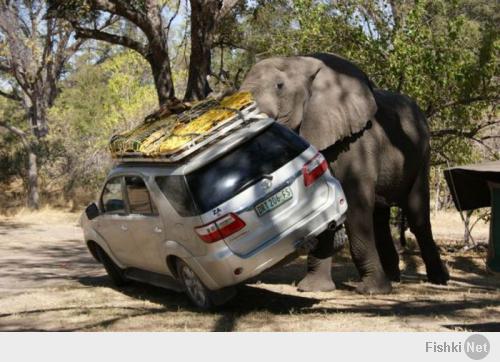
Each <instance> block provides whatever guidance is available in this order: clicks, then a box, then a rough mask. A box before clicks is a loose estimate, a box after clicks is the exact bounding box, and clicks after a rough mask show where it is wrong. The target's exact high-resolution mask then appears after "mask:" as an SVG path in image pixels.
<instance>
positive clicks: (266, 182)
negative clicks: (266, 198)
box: [260, 179, 273, 191]
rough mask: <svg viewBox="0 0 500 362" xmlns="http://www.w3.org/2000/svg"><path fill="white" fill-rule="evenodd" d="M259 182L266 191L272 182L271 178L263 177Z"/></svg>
mask: <svg viewBox="0 0 500 362" xmlns="http://www.w3.org/2000/svg"><path fill="white" fill-rule="evenodd" d="M260 184H261V186H262V188H263V189H264V190H266V191H267V190H269V189H270V188H271V186H272V185H273V182H272V181H271V180H268V179H264V180H262V182H261V183H260Z"/></svg>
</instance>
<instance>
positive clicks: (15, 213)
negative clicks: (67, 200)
mask: <svg viewBox="0 0 500 362" xmlns="http://www.w3.org/2000/svg"><path fill="white" fill-rule="evenodd" d="M79 217H80V213H79V212H70V211H69V210H67V209H62V208H54V207H51V206H48V205H45V206H42V207H41V208H40V209H39V210H30V209H29V208H27V207H19V208H15V209H12V210H10V212H9V213H8V214H3V215H2V214H0V220H12V221H22V222H25V223H35V224H37V223H41V224H45V223H62V222H77V221H78V218H79Z"/></svg>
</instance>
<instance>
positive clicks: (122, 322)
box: [0, 210, 500, 331]
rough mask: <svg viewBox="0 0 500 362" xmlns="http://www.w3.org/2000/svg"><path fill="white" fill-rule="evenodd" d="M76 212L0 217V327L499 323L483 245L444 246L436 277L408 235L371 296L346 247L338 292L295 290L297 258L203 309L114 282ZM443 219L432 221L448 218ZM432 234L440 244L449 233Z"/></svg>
mask: <svg viewBox="0 0 500 362" xmlns="http://www.w3.org/2000/svg"><path fill="white" fill-rule="evenodd" d="M76 216H77V215H76V214H65V213H63V212H59V211H54V210H42V211H41V212H39V213H29V212H21V213H18V214H17V215H16V216H15V217H10V218H5V217H3V218H0V260H2V268H0V330H67V331H73V330H79V331H164V330H168V331H450V330H470V331H485V330H489V331H491V330H496V331H499V330H500V280H499V279H498V278H497V277H494V276H492V275H489V274H487V273H486V271H485V268H484V261H483V258H484V254H485V251H484V250H478V251H468V252H459V251H456V250H458V249H457V248H445V249H446V251H444V252H443V258H444V259H445V260H446V263H447V264H448V268H449V270H450V273H451V276H452V281H451V282H450V283H449V285H448V286H435V285H431V284H428V283H426V282H425V271H424V268H423V266H422V262H421V259H420V257H419V255H418V251H417V250H415V249H414V248H412V247H411V245H413V243H410V248H409V249H407V250H406V251H405V253H404V254H403V255H402V261H401V267H402V271H403V278H402V282H401V283H395V284H394V292H393V293H392V294H390V295H384V296H371V297H366V296H360V295H357V294H355V293H354V291H353V288H354V287H355V284H356V280H357V273H356V270H355V268H354V266H353V265H352V262H351V261H350V257H349V255H348V252H347V250H344V251H343V252H342V253H341V254H338V255H336V256H335V260H334V264H333V267H332V274H333V276H334V279H335V281H336V283H337V286H338V290H337V291H335V292H330V293H299V292H297V290H296V288H295V286H294V284H295V283H296V282H297V281H298V280H300V278H301V277H302V276H303V274H304V270H305V267H304V260H297V261H296V262H294V263H292V264H289V265H287V266H285V267H282V268H279V269H275V270H272V271H268V272H266V273H265V274H263V275H261V276H260V277H259V278H256V279H254V280H251V281H249V283H247V284H246V285H242V286H240V287H239V294H238V296H237V297H236V298H235V299H234V300H233V301H232V302H231V303H230V304H229V305H228V306H226V307H225V308H224V309H221V310H218V311H215V312H209V313H204V312H199V311H197V310H195V309H193V308H192V307H191V306H190V304H189V303H188V301H187V299H186V297H185V296H183V295H182V294H179V293H174V292H170V291H167V290H163V289H159V288H155V287H152V286H148V285H144V284H139V283H132V284H131V285H129V286H126V287H123V288H113V287H112V286H111V285H110V284H109V281H108V278H107V277H106V276H105V275H104V271H103V269H102V267H101V266H100V265H99V264H97V263H95V262H94V261H93V259H92V258H91V257H90V256H89V254H88V252H87V251H86V249H85V247H84V245H83V243H82V242H81V231H80V230H79V229H78V228H77V226H76V225H75V223H74V220H75V218H76ZM59 217H60V218H59ZM449 220H450V217H449V216H446V215H445V216H442V218H441V219H440V221H439V223H440V225H445V224H446V223H447V222H448V223H449V225H452V226H450V227H454V226H453V225H455V224H454V223H455V222H456V221H449ZM451 220H453V219H451ZM443 227H444V226H443ZM443 230H445V229H443ZM478 230H480V229H478ZM436 235H438V239H439V243H440V244H441V245H443V246H449V245H450V243H452V244H453V243H455V242H456V241H455V242H454V241H451V242H450V241H445V240H444V239H441V235H443V234H442V233H441V231H439V232H436ZM444 236H446V235H444Z"/></svg>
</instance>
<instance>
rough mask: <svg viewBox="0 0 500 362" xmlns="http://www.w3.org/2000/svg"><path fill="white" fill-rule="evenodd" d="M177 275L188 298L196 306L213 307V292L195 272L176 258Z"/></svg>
mask: <svg viewBox="0 0 500 362" xmlns="http://www.w3.org/2000/svg"><path fill="white" fill-rule="evenodd" d="M177 275H178V276H179V281H180V282H181V284H182V287H183V288H184V291H185V293H186V294H187V296H188V298H189V300H191V302H192V303H193V304H194V305H195V306H196V307H198V308H200V309H203V310H210V309H213V308H214V307H215V303H214V301H213V298H212V294H213V292H212V291H211V290H209V289H208V288H207V287H206V286H205V285H204V284H203V282H202V281H201V280H200V278H199V277H198V276H197V275H196V273H195V272H194V271H193V269H191V267H190V266H189V265H187V264H186V263H185V262H184V261H182V260H180V259H179V260H177Z"/></svg>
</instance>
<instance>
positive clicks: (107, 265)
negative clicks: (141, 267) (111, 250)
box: [96, 246, 128, 287]
mask: <svg viewBox="0 0 500 362" xmlns="http://www.w3.org/2000/svg"><path fill="white" fill-rule="evenodd" d="M96 253H97V256H98V257H99V260H100V261H101V263H102V265H103V266H104V269H106V273H108V276H109V278H110V279H111V282H112V283H113V284H114V285H116V286H117V287H119V286H122V285H125V284H127V282H128V281H127V279H126V278H125V275H124V274H123V270H121V269H120V268H119V267H118V265H116V264H115V263H114V262H113V260H112V259H111V258H110V257H109V256H108V254H106V252H105V251H104V250H103V249H102V248H101V247H100V246H97V247H96Z"/></svg>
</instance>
